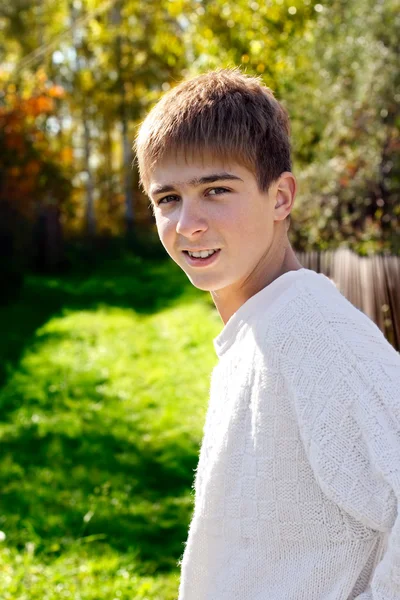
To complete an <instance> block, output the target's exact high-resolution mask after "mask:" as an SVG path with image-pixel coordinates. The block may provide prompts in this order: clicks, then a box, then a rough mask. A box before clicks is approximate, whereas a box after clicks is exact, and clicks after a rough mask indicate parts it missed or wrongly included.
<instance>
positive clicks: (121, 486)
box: [0, 257, 221, 600]
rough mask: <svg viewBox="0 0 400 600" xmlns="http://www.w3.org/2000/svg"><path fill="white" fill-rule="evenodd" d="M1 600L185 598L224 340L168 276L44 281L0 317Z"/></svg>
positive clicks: (114, 266)
mask: <svg viewBox="0 0 400 600" xmlns="http://www.w3.org/2000/svg"><path fill="white" fill-rule="evenodd" d="M0 325H1V326H2V328H3V332H4V334H3V340H2V342H1V345H0V355H1V359H2V366H3V371H2V373H1V377H2V381H1V384H2V387H1V388H0V418H1V421H0V444H1V455H0V483H1V490H2V493H1V496H0V530H1V531H2V532H3V534H0V539H2V541H0V589H1V590H2V596H1V597H2V599H4V600H17V599H18V600H25V599H26V600H56V599H57V600H60V599H62V598H67V599H71V600H72V599H73V600H89V599H90V600H92V599H93V600H103V599H104V600H113V599H114V598H115V599H121V600H128V599H129V600H145V599H147V600H156V599H157V600H173V599H174V598H176V596H177V589H178V580H179V577H178V568H177V561H178V559H179V558H180V556H181V554H182V552H183V542H184V541H185V539H186V535H187V527H188V524H189V521H190V516H191V511H192V506H193V497H192V491H191V485H192V481H193V476H194V473H193V470H194V469H195V467H196V464H197V456H198V451H199V444H200V441H201V434H202V426H203V422H204V417H205V411H206V406H207V397H208V386H209V375H210V373H211V370H212V367H213V365H214V364H215V362H216V357H215V354H214V350H213V347H212V338H213V337H214V336H215V335H216V334H217V333H218V331H219V330H220V329H221V324H220V321H219V317H218V316H217V315H216V312H215V310H214V309H213V308H212V307H211V305H210V302H209V299H208V296H207V295H206V294H202V293H199V292H197V291H196V290H194V289H193V288H192V287H190V286H189V285H188V284H187V281H186V278H185V276H184V275H183V274H182V273H181V272H180V271H179V270H177V269H176V268H175V267H174V266H173V265H171V264H170V263H163V264H156V263H146V262H144V261H142V260H139V259H135V258H132V257H130V258H129V257H125V259H124V260H119V261H116V262H114V263H112V262H110V263H108V264H107V265H103V266H102V267H101V269H97V270H95V271H93V272H92V273H91V274H87V273H81V274H80V275H75V276H72V275H68V276H67V275H66V276H63V277H60V278H46V277H31V278H29V279H28V280H27V283H26V286H25V289H24V294H23V298H21V301H20V302H19V303H18V304H15V305H13V306H12V307H8V308H2V309H1V310H0Z"/></svg>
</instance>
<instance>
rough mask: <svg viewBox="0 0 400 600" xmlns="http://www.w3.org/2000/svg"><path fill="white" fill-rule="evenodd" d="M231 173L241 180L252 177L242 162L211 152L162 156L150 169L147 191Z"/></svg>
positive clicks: (184, 184)
mask: <svg viewBox="0 0 400 600" xmlns="http://www.w3.org/2000/svg"><path fill="white" fill-rule="evenodd" d="M216 174H221V175H224V174H226V175H233V176H235V177H237V178H239V179H241V180H242V181H248V180H250V179H254V175H253V173H252V172H251V171H250V170H248V169H247V167H245V166H244V165H243V164H240V163H238V162H236V161H235V160H233V159H232V158H230V157H226V158H224V157H218V156H215V155H213V154H211V153H201V154H200V153H199V154H192V155H189V156H188V155H185V154H183V153H178V154H173V155H170V156H166V157H164V158H163V159H162V160H161V161H159V162H158V163H157V164H156V165H155V167H154V168H153V169H152V171H151V173H150V176H149V192H150V193H153V192H155V191H156V190H157V188H160V187H164V186H175V187H183V186H189V185H196V182H198V181H199V180H201V179H202V178H205V177H207V176H214V175H216Z"/></svg>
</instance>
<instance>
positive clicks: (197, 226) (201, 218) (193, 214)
mask: <svg viewBox="0 0 400 600" xmlns="http://www.w3.org/2000/svg"><path fill="white" fill-rule="evenodd" d="M207 229H208V224H207V219H206V215H205V214H204V211H202V210H201V208H200V207H199V206H198V205H197V204H196V203H195V202H185V201H184V200H182V201H181V206H180V211H179V218H178V222H177V224H176V232H177V233H179V234H180V235H182V236H184V237H186V238H190V237H193V236H196V235H197V234H200V233H204V232H205V231H207Z"/></svg>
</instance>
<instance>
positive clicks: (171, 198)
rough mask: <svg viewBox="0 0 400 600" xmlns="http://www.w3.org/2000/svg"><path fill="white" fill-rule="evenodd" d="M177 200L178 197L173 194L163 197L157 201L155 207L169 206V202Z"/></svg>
mask: <svg viewBox="0 0 400 600" xmlns="http://www.w3.org/2000/svg"><path fill="white" fill-rule="evenodd" d="M177 198H178V196H175V195H174V194H170V195H169V196H164V198H160V199H159V200H157V206H159V205H160V204H169V203H170V202H173V201H174V200H176V199H177Z"/></svg>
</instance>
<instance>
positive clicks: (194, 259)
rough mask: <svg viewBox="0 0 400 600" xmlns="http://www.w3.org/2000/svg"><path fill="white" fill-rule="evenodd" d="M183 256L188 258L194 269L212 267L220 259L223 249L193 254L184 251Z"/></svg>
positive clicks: (200, 251)
mask: <svg viewBox="0 0 400 600" xmlns="http://www.w3.org/2000/svg"><path fill="white" fill-rule="evenodd" d="M182 252H183V254H184V255H185V257H186V261H187V262H188V264H189V265H191V266H192V267H206V266H207V265H211V264H213V263H214V261H216V260H217V259H218V256H219V253H220V252H221V248H216V249H215V250H214V249H212V250H199V251H198V252H192V251H190V252H189V250H183V251H182Z"/></svg>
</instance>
